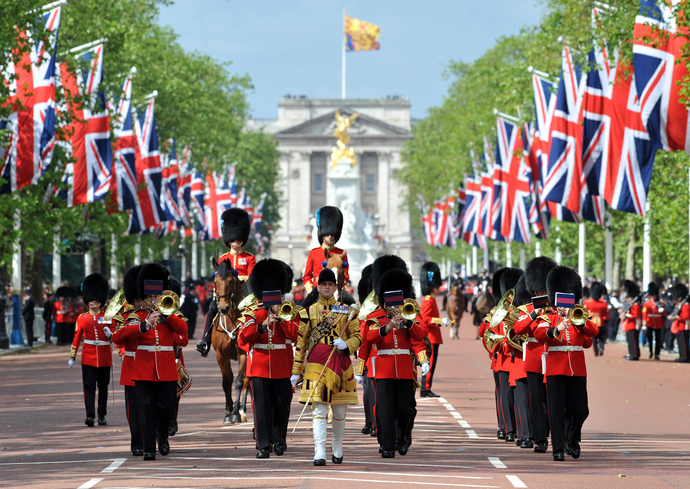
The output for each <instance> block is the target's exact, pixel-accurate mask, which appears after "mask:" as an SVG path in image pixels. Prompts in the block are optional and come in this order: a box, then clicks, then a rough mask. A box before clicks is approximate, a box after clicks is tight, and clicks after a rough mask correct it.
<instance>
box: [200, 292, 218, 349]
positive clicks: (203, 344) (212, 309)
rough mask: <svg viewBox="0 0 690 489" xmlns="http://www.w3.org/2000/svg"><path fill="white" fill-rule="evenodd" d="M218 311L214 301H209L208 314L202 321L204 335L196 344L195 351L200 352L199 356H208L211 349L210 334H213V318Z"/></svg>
mask: <svg viewBox="0 0 690 489" xmlns="http://www.w3.org/2000/svg"><path fill="white" fill-rule="evenodd" d="M217 313H218V306H216V301H215V300H213V301H211V305H210V306H209V308H208V314H206V322H205V323H204V335H203V336H202V337H201V341H199V343H197V344H196V351H198V352H199V353H201V356H202V357H204V358H206V357H207V356H208V352H209V350H211V335H212V334H213V330H212V327H211V326H212V324H213V319H214V318H215V317H216V314H217Z"/></svg>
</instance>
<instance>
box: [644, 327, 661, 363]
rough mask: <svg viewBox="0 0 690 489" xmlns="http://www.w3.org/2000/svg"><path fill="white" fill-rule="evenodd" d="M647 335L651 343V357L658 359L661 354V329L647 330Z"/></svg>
mask: <svg viewBox="0 0 690 489" xmlns="http://www.w3.org/2000/svg"><path fill="white" fill-rule="evenodd" d="M646 334H647V341H648V342H649V356H650V357H651V356H652V355H654V356H655V357H658V356H659V354H660V353H661V329H651V328H647V332H646Z"/></svg>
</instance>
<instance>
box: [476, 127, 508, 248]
mask: <svg viewBox="0 0 690 489" xmlns="http://www.w3.org/2000/svg"><path fill="white" fill-rule="evenodd" d="M493 155H494V151H493V149H492V147H491V142H490V140H489V138H488V137H485V138H484V156H483V158H482V159H480V160H479V161H480V163H481V166H480V172H481V173H480V174H481V186H482V204H481V217H480V221H481V226H482V231H481V233H482V234H483V235H484V236H486V237H487V238H488V239H493V240H495V241H504V238H503V236H502V235H501V233H499V232H497V231H495V230H494V223H495V221H496V219H497V218H498V215H499V210H500V209H499V205H500V202H496V203H494V161H493Z"/></svg>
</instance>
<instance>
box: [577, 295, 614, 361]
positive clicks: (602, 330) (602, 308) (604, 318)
mask: <svg viewBox="0 0 690 489" xmlns="http://www.w3.org/2000/svg"><path fill="white" fill-rule="evenodd" d="M589 292H590V299H588V300H586V301H584V302H583V303H582V305H584V306H585V307H586V308H587V310H588V311H589V313H590V314H591V316H592V322H593V323H594V324H596V325H597V327H598V328H599V334H597V336H596V337H595V338H594V356H595V357H598V356H599V355H603V354H604V344H605V343H606V332H607V331H608V322H609V305H608V304H607V303H606V301H605V300H602V299H601V298H602V297H603V296H606V286H605V285H604V284H602V283H601V282H594V283H593V284H592V286H591V287H590V290H589Z"/></svg>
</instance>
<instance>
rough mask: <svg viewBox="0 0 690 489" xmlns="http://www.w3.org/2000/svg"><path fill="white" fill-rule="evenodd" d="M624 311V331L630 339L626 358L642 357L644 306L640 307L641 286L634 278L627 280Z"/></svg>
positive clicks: (622, 316)
mask: <svg viewBox="0 0 690 489" xmlns="http://www.w3.org/2000/svg"><path fill="white" fill-rule="evenodd" d="M623 286H624V287H625V304H624V311H625V312H623V313H621V322H622V323H623V331H624V332H625V337H626V339H627V340H628V354H627V355H626V356H625V359H626V360H639V359H640V329H641V328H642V308H641V307H640V287H639V286H638V285H637V284H636V283H635V282H633V281H632V280H626V281H625V282H624V284H623Z"/></svg>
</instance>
